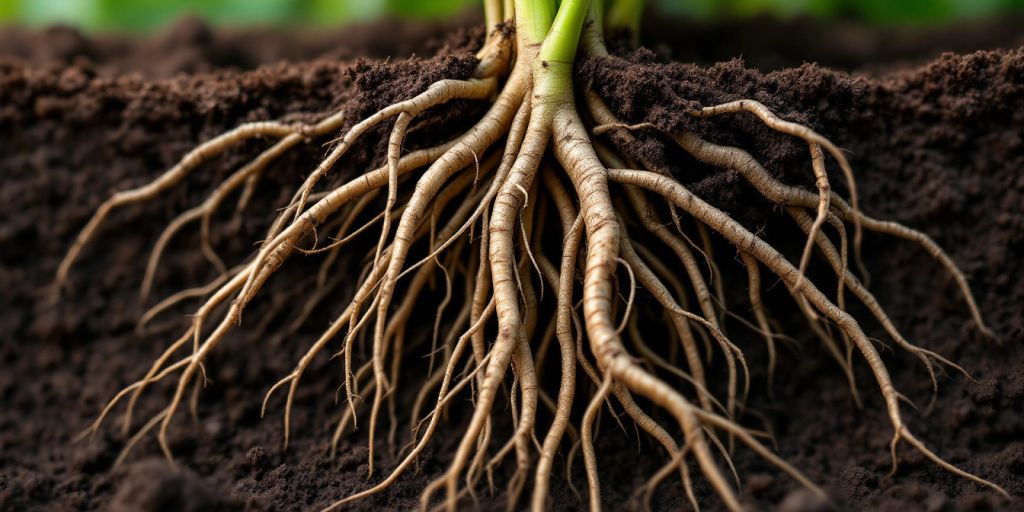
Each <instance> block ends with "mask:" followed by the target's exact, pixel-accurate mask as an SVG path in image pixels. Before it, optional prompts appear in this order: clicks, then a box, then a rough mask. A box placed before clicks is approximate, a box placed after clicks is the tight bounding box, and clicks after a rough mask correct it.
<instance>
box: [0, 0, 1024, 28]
mask: <svg viewBox="0 0 1024 512" xmlns="http://www.w3.org/2000/svg"><path fill="white" fill-rule="evenodd" d="M650 3H654V4H657V5H658V7H659V8H660V10H662V11H667V12H671V13H673V14H681V15H687V16H692V17H697V18H705V19H709V18H721V17H745V16H756V15H761V14H774V15H776V16H780V17H783V18H786V17H792V16H798V15H807V16H813V17H845V18H856V19H862V20H865V21H868V22H871V23H878V24H915V25H921V24H938V23H945V22H950V21H955V20H961V19H973V18H982V17H986V16H995V15H998V14H1001V13H1005V12H1008V11H1024V0H650ZM478 4H479V2H478V0H0V23H8V24H9V23H17V24H23V25H29V26H40V25H48V24H53V23H66V24H70V25H74V26H78V27H81V28H83V29H85V30H104V31H122V32H139V31H147V30H151V29H153V28H156V27H159V26H161V25H164V24H166V23H168V22H170V21H172V20H173V19H175V18H178V17H180V16H182V15H185V14H197V15H199V16H201V17H203V18H205V19H207V20H209V21H210V22H211V23H214V24H221V25H235V26H237V25H304V26H310V25H313V26H317V25H319V26H331V25H338V24H342V23H346V22H352V21H366V20H372V19H375V18H378V17H381V16H397V17H404V18H421V19H437V18H443V17H446V16H451V15H454V14H456V13H458V12H459V11H461V10H464V9H467V8H474V7H476V6H477V5H478Z"/></svg>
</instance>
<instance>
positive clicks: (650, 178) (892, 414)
mask: <svg viewBox="0 0 1024 512" xmlns="http://www.w3.org/2000/svg"><path fill="white" fill-rule="evenodd" d="M609 177H610V179H612V180H614V181H622V182H624V183H628V184H633V185H638V186H642V187H644V188H648V189H650V190H652V191H655V192H657V193H659V194H662V195H663V196H665V197H668V198H671V199H672V201H673V202H675V203H676V204H677V205H679V207H680V208H683V209H684V210H686V211H687V212H688V213H690V214H691V215H693V216H694V217H695V218H697V219H699V220H700V221H702V222H704V223H705V224H707V225H708V226H710V227H712V228H713V229H715V231H716V232H718V233H719V234H721V235H722V236H724V237H726V238H727V239H728V240H729V241H730V243H732V244H733V245H735V246H737V247H739V248H741V249H742V250H744V251H747V252H749V253H750V254H751V255H753V256H754V257H756V258H757V259H758V260H759V261H760V262H761V263H762V264H764V265H765V266H767V267H768V268H770V269H771V270H772V272H774V273H775V274H776V275H777V276H779V277H780V278H781V279H783V280H784V281H786V283H787V285H789V286H792V285H794V284H795V283H796V279H797V276H798V275H799V271H798V270H797V269H796V268H794V267H793V265H792V264H790V263H789V262H788V261H786V259H785V258H784V257H782V255H781V254H779V253H778V251H776V250H775V249H774V248H773V247H772V246H770V245H769V244H767V243H765V242H764V241H763V240H761V239H760V238H759V237H757V236H756V235H754V234H753V233H751V232H749V231H747V230H746V229H745V228H744V227H743V226H742V225H740V224H739V223H737V222H735V221H732V220H731V219H729V218H728V216H727V215H725V214H724V213H722V212H721V211H720V210H718V209H716V208H714V207H713V206H711V205H709V204H707V203H705V202H704V201H702V200H701V199H700V198H698V197H696V196H694V195H693V194H691V193H690V192H689V191H687V190H686V189H685V187H683V186H682V185H680V184H678V183H676V182H673V181H672V180H667V179H665V178H664V177H662V176H659V175H657V174H654V173H647V172H643V171H618V170H610V171H609ZM797 291H798V292H799V293H801V294H802V295H803V296H804V297H806V298H807V299H808V301H810V302H811V303H812V304H814V306H815V307H816V308H818V310H819V311H821V313H823V314H825V315H826V316H827V317H829V319H830V320H832V321H833V322H835V323H836V324H838V325H839V326H840V328H842V329H843V330H844V331H845V332H846V334H847V335H848V336H849V337H850V339H851V340H852V341H853V343H855V344H856V346H857V348H858V349H859V350H860V352H861V353H862V354H863V355H864V358H865V359H866V360H867V362H868V366H869V367H870V368H871V371H872V373H873V374H874V375H875V378H876V380H877V381H878V384H879V387H880V389H881V392H882V396H883V398H884V399H885V401H886V408H887V410H888V414H889V418H890V420H891V422H892V424H893V429H894V430H895V432H896V433H895V435H894V438H893V443H892V445H893V447H895V445H896V443H897V442H898V441H899V440H900V439H907V440H908V442H911V445H913V446H914V447H915V448H917V449H918V451H920V452H921V453H922V454H924V455H925V456H926V457H928V458H929V459H931V460H932V461H933V462H935V463H936V465H938V466H939V467H942V468H943V469H945V470H947V471H949V472H951V473H954V474H956V475H958V476H961V477H963V478H967V479H969V480H973V481H975V482H977V483H979V484H982V485H984V486H986V487H989V488H991V489H993V490H995V491H996V492H999V493H1000V494H1004V495H1007V496H1008V494H1006V491H1005V490H1004V489H1003V488H1002V487H1000V486H998V485H996V484H994V483H992V482H990V481H988V480H985V479H983V478H981V477H978V476H976V475H973V474H970V473H967V472H965V471H963V470H961V469H959V468H956V467H955V466H953V465H951V464H949V463H948V462H945V461H943V460H942V459H941V458H939V457H938V456H937V455H935V454H934V453H933V452H931V451H930V450H928V449H927V448H926V447H925V446H924V445H923V444H922V443H920V441H918V440H917V439H916V438H915V437H913V435H912V434H910V433H909V431H908V430H907V428H906V426H905V425H904V424H903V420H902V417H901V415H900V410H899V397H898V393H897V392H896V391H895V389H894V388H893V385H892V381H891V379H890V377H889V373H888V370H887V369H886V367H885V364H884V363H883V362H882V360H881V358H880V357H879V355H878V352H877V351H876V350H875V348H874V346H872V344H871V342H870V340H868V338H867V336H865V335H864V333H863V331H861V329H860V326H859V325H858V324H857V322H856V320H854V319H853V317H851V316H850V315H848V314H847V313H846V312H844V311H842V310H840V309H839V308H838V307H837V306H835V304H833V303H832V302H831V301H829V300H828V299H827V298H826V297H825V296H824V295H823V294H822V293H821V292H820V291H818V289H817V288H816V287H814V286H813V285H812V284H810V283H809V282H808V281H807V280H804V281H803V282H802V283H801V289H799V290H797ZM911 439H913V441H910V440H911Z"/></svg>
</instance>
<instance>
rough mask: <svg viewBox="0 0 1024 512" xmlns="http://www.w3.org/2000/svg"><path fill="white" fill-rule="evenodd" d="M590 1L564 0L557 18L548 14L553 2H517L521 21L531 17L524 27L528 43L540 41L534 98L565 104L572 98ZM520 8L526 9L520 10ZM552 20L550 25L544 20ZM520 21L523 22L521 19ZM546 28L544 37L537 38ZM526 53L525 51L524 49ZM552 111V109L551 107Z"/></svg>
mask: <svg viewBox="0 0 1024 512" xmlns="http://www.w3.org/2000/svg"><path fill="white" fill-rule="evenodd" d="M590 2H591V0H562V2H561V4H560V5H559V6H558V11H557V13H555V15H554V18H553V19H550V18H547V17H546V15H547V13H549V12H552V11H549V10H546V9H548V8H550V7H553V6H554V2H553V1H543V0H524V1H521V2H519V3H518V4H517V6H516V10H517V17H518V18H519V20H529V21H530V22H531V25H529V26H526V27H523V29H525V30H526V31H527V32H526V33H525V34H524V36H525V38H526V39H525V42H526V44H528V45H532V44H536V43H537V42H540V43H541V47H540V51H539V52H538V53H536V54H535V55H536V58H535V61H534V62H532V63H531V64H532V66H533V80H534V98H535V100H537V101H540V102H541V103H543V104H564V103H566V102H570V103H571V102H572V101H573V85H572V70H573V63H574V61H575V59H576V51H577V49H578V48H579V44H580V34H581V32H582V30H583V22H584V20H585V19H586V18H587V15H588V14H589V12H590ZM519 9H527V11H526V12H521V13H520V12H519ZM548 19H550V22H548V23H547V26H543V25H542V23H543V22H544V21H545V20H548ZM520 23H521V21H520ZM542 31H543V36H541V37H538V35H540V34H541V32H542ZM523 54H526V52H524V53H523ZM552 110H553V109H552Z"/></svg>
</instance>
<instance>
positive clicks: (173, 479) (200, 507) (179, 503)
mask: <svg viewBox="0 0 1024 512" xmlns="http://www.w3.org/2000/svg"><path fill="white" fill-rule="evenodd" d="M239 506H240V504H239V503H238V502H236V501H234V500H232V499H231V498H229V497H228V495H226V494H225V493H224V492H223V491H221V490H220V489H217V488H216V487H215V486H213V485H211V483H210V482H209V481H207V480H204V479H202V478H200V477H199V475H196V474H195V472H193V471H191V470H189V469H186V468H175V467H171V466H170V465H169V464H168V463H167V461H165V460H163V459H147V460H144V461H141V462H137V463H135V464H131V465H130V466H128V467H127V468H125V469H124V476H123V477H121V479H120V481H119V482H118V484H117V492H116V493H115V494H114V498H113V499H112V500H111V502H110V506H109V508H108V509H107V510H109V511H110V512H160V511H165V510H175V511H180V512H207V511H209V512H220V511H224V512H226V511H229V510H238V509H239Z"/></svg>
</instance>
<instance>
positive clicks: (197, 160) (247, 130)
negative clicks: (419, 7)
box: [54, 113, 342, 298]
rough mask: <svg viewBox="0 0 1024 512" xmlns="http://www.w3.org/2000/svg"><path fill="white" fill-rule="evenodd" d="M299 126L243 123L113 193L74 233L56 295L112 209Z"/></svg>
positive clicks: (338, 119) (152, 194)
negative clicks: (233, 149) (226, 154)
mask: <svg viewBox="0 0 1024 512" xmlns="http://www.w3.org/2000/svg"><path fill="white" fill-rule="evenodd" d="M341 119H342V117H341V114H340V113H339V114H335V115H334V116H331V117H329V118H328V119H326V120H324V121H322V122H321V123H322V124H339V125H340V123H341ZM296 130H297V127H295V126H292V125H288V124H284V123H278V122H273V121H262V122H255V123H247V124H243V125H241V126H239V127H237V128H235V129H233V130H231V131H228V132H225V133H223V134H221V135H219V136H217V137H215V138H213V139H211V140H209V141H207V142H205V143H203V144H201V145H199V146H198V147H196V148H195V149H193V150H192V151H190V152H189V153H188V154H187V155H185V157H184V158H182V159H181V161H180V162H178V163H177V164H176V165H175V166H174V167H172V168H170V169H169V170H167V171H166V172H165V173H163V174H162V175H160V176H159V177H158V178H157V179H155V180H153V181H151V182H150V183H148V184H146V185H143V186H141V187H138V188H134V189H131V190H125V191H121V192H118V193H116V194H114V195H113V196H111V197H110V198H109V199H107V200H106V201H104V202H103V204H101V205H100V207H99V208H98V209H97V210H96V213H95V214H93V216H92V218H91V219H89V222H88V223H87V224H86V225H85V227H84V228H82V231H81V232H79V234H78V236H77V237H75V241H74V243H73V244H72V245H71V248H70V249H68V252H67V254H66V255H65V256H64V259H63V260H61V263H60V265H59V266H58V268H57V277H56V279H55V282H54V294H55V298H56V295H57V294H59V293H60V289H61V288H62V287H63V285H64V282H65V281H66V279H67V275H68V271H70V270H71V266H72V265H73V264H74V262H75V260H76V259H77V258H78V255H79V253H80V252H81V251H82V248H83V247H84V246H85V244H87V243H88V242H89V241H90V240H91V239H92V237H93V236H94V235H95V233H96V230H97V229H98V228H99V227H100V225H101V224H103V221H104V220H105V219H106V218H107V216H108V215H109V214H110V212H111V211H113V210H115V209H117V208H120V207H122V206H126V205H129V204H137V203H143V202H146V201H149V200H151V199H153V198H155V197H157V196H158V195H160V194H161V193H163V192H165V191H167V190H169V189H170V188H172V187H174V186H175V185H177V184H178V183H180V182H181V181H182V180H183V179H185V177H187V176H188V175H189V174H190V173H191V172H192V171H193V170H194V169H195V168H197V167H198V166H199V165H200V164H202V163H203V162H205V161H206V160H208V159H210V158H212V157H214V156H216V155H218V154H220V153H222V152H224V151H226V150H227V149H229V148H231V147H232V146H235V145H238V144H239V143H240V142H243V141H245V140H248V139H252V138H256V137H279V138H280V137H286V136H288V135H291V134H293V133H294V132H295V131H296Z"/></svg>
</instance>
